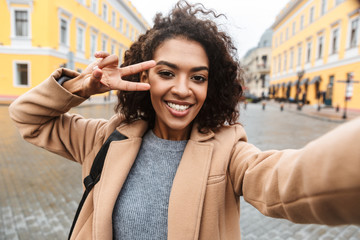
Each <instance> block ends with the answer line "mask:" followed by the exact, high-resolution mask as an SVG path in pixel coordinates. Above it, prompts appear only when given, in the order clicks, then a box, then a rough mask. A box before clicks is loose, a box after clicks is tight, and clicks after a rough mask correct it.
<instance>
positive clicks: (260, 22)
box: [130, 0, 289, 58]
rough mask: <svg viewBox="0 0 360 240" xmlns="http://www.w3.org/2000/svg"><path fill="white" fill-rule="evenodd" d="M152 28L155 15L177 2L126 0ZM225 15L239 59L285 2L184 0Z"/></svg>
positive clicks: (280, 0)
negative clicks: (198, 3) (197, 3)
mask: <svg viewBox="0 0 360 240" xmlns="http://www.w3.org/2000/svg"><path fill="white" fill-rule="evenodd" d="M130 1H131V3H132V4H133V6H135V7H136V9H137V10H138V11H139V12H140V13H141V14H142V16H143V17H144V18H145V19H146V20H147V22H148V23H149V24H150V25H151V26H152V24H153V21H152V20H153V17H154V16H155V14H156V13H157V12H161V13H163V14H167V13H168V12H169V10H170V9H171V8H172V7H173V6H174V5H175V3H176V2H177V0H130ZM188 2H189V3H196V2H200V3H202V4H203V5H204V6H205V7H206V8H210V9H213V10H215V11H216V12H217V13H223V14H225V15H226V17H227V20H226V19H224V21H225V24H224V25H225V26H226V31H227V32H228V33H229V34H230V36H231V37H232V38H233V41H234V43H235V46H236V47H237V49H238V53H239V58H241V57H243V56H244V55H245V53H246V52H247V51H248V50H249V49H250V48H253V47H256V46H257V44H258V42H259V40H260V37H261V35H262V34H263V33H264V31H265V30H266V29H268V28H270V27H271V25H272V24H273V23H274V21H275V17H276V15H278V13H279V12H280V11H281V9H283V8H284V7H285V6H286V4H287V3H288V2H289V0H198V1H194V0H188Z"/></svg>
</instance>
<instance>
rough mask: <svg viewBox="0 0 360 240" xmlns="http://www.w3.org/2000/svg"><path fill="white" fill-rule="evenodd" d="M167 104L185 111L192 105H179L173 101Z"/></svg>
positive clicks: (177, 109)
mask: <svg viewBox="0 0 360 240" xmlns="http://www.w3.org/2000/svg"><path fill="white" fill-rule="evenodd" d="M166 104H167V105H168V106H169V107H171V108H172V109H174V110H176V111H185V110H186V109H188V108H189V107H190V105H179V104H175V103H171V102H167V103H166Z"/></svg>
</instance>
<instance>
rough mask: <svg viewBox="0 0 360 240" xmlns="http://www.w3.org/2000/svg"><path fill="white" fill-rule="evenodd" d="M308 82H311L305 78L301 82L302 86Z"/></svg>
mask: <svg viewBox="0 0 360 240" xmlns="http://www.w3.org/2000/svg"><path fill="white" fill-rule="evenodd" d="M308 81H309V78H304V79H303V80H301V82H300V86H302V85H304V84H305V83H307V82H308Z"/></svg>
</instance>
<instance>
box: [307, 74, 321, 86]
mask: <svg viewBox="0 0 360 240" xmlns="http://www.w3.org/2000/svg"><path fill="white" fill-rule="evenodd" d="M320 81H321V78H320V76H316V77H314V78H313V79H312V80H311V81H310V83H309V85H310V84H314V83H316V82H320Z"/></svg>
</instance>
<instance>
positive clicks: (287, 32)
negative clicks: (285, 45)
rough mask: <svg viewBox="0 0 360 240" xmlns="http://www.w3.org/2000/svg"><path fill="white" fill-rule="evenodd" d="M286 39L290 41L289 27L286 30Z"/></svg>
mask: <svg viewBox="0 0 360 240" xmlns="http://www.w3.org/2000/svg"><path fill="white" fill-rule="evenodd" d="M285 39H286V40H288V39H289V28H288V27H287V28H286V30H285Z"/></svg>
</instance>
